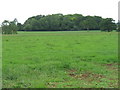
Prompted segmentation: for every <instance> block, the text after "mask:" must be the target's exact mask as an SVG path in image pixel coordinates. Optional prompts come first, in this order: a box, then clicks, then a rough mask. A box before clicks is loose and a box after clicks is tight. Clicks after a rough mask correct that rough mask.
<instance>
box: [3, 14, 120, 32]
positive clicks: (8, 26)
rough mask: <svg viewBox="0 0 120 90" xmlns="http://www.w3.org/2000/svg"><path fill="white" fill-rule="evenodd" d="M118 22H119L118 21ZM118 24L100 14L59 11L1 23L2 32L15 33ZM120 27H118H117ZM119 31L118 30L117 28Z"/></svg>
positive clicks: (111, 27) (107, 27)
mask: <svg viewBox="0 0 120 90" xmlns="http://www.w3.org/2000/svg"><path fill="white" fill-rule="evenodd" d="M118 24H119V23H118ZM117 26H119V27H120V24H119V25H117V24H115V22H114V20H113V19H112V18H102V17H100V16H83V15H82V14H67V15H63V14H61V13H58V14H52V15H37V16H33V17H30V18H28V19H27V20H26V21H25V22H24V24H21V23H18V21H17V19H14V20H13V21H11V22H10V21H8V20H5V21H3V23H2V29H3V32H2V33H3V34H16V33H17V30H22V31H80V30H87V31H89V30H101V31H108V32H110V31H112V30H116V29H117ZM118 29H120V28H118ZM117 31H120V30H117Z"/></svg>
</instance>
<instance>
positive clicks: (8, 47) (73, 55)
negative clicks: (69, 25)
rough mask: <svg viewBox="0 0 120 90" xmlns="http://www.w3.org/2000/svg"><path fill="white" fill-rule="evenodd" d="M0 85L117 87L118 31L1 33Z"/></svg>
mask: <svg viewBox="0 0 120 90" xmlns="http://www.w3.org/2000/svg"><path fill="white" fill-rule="evenodd" d="M2 38H3V42H2V44H3V52H2V53H3V60H2V68H3V88H117V87H118V33H117V32H110V33H108V32H97V31H90V32H86V31H68V32H64V31H63V32H18V34H16V35H3V37H2Z"/></svg>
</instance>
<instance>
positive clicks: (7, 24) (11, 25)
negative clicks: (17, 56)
mask: <svg viewBox="0 0 120 90" xmlns="http://www.w3.org/2000/svg"><path fill="white" fill-rule="evenodd" d="M17 30H18V26H17V19H14V20H13V21H8V20H4V21H3V22H2V34H17Z"/></svg>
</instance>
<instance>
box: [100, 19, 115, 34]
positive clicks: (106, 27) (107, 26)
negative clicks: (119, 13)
mask: <svg viewBox="0 0 120 90" xmlns="http://www.w3.org/2000/svg"><path fill="white" fill-rule="evenodd" d="M113 21H114V20H113V19H112V18H106V19H103V20H102V21H101V23H100V27H101V30H102V31H108V32H111V31H112V30H114V29H116V24H115V23H114V22H113Z"/></svg>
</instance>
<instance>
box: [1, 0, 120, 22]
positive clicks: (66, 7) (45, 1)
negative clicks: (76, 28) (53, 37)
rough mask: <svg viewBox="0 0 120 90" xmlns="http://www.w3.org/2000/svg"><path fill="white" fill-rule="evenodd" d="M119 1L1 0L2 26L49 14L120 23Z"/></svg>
mask: <svg viewBox="0 0 120 90" xmlns="http://www.w3.org/2000/svg"><path fill="white" fill-rule="evenodd" d="M118 2H119V0H0V24H1V23H2V22H3V21H4V20H10V21H12V20H14V18H17V20H18V22H20V23H22V24H23V23H24V22H25V20H27V19H28V18H29V17H32V16H36V15H40V14H41V15H48V14H57V13H62V14H75V13H77V14H82V15H84V16H87V15H91V16H94V15H96V16H101V17H103V18H113V19H114V20H116V22H117V21H118Z"/></svg>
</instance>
